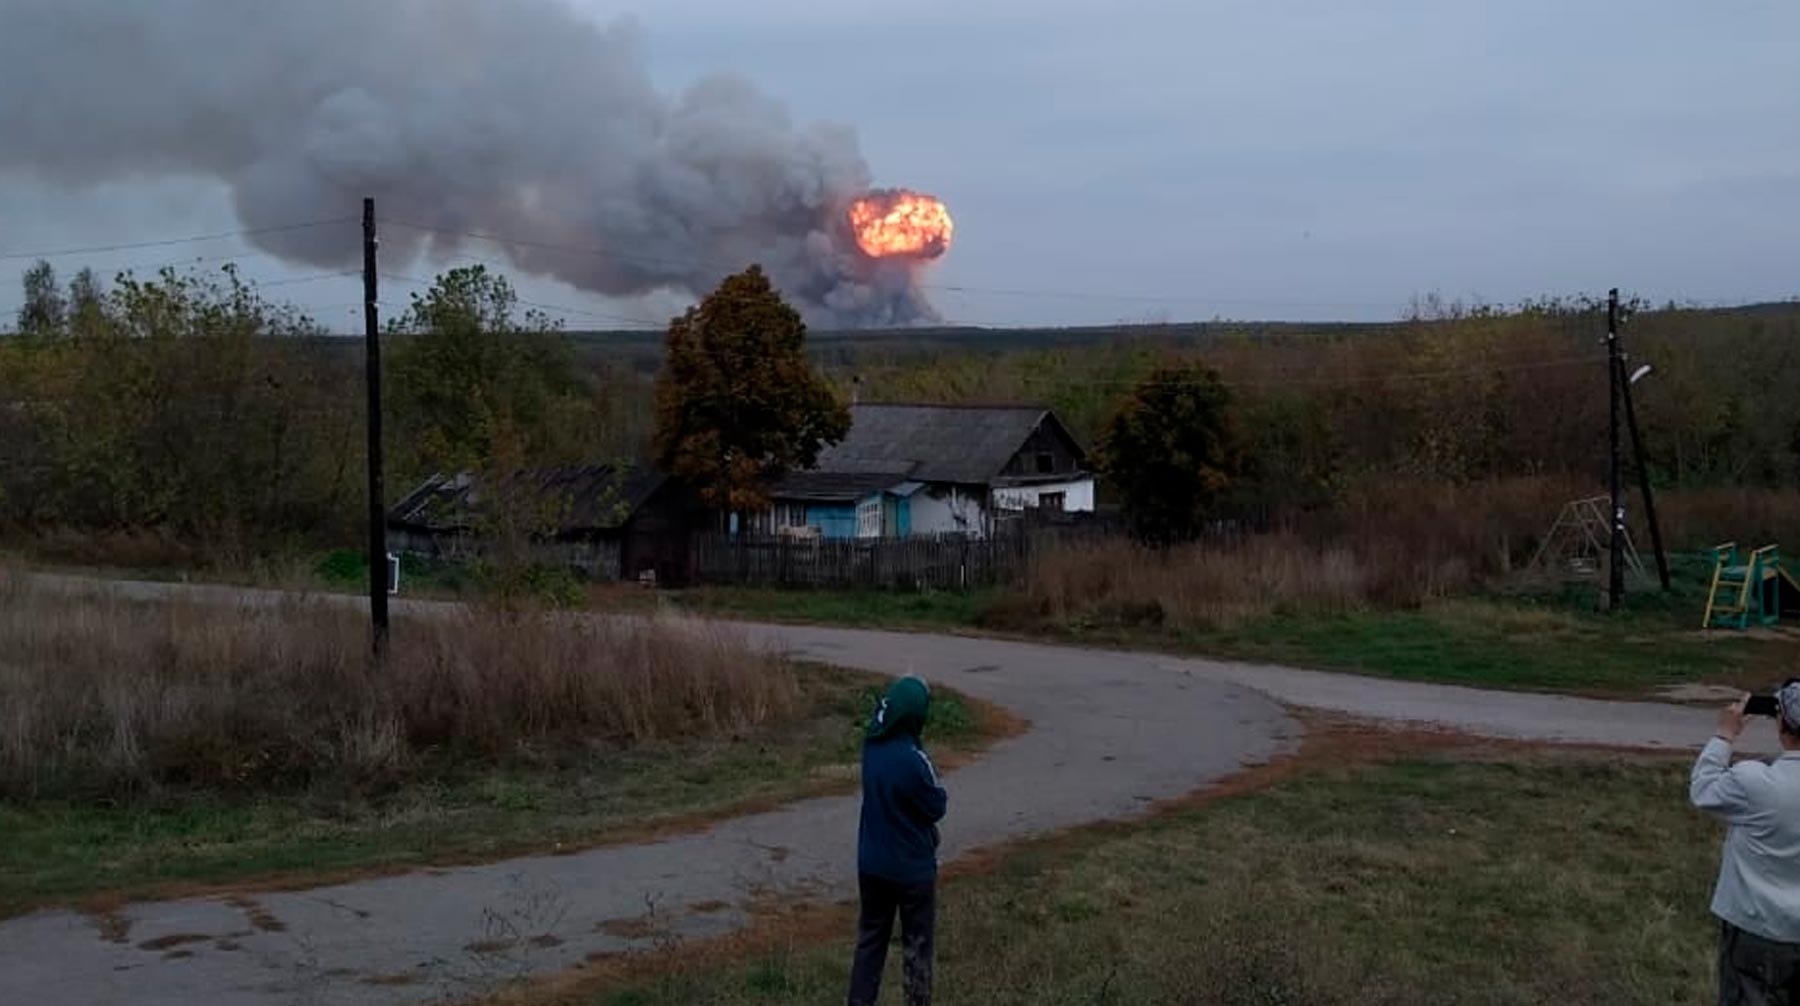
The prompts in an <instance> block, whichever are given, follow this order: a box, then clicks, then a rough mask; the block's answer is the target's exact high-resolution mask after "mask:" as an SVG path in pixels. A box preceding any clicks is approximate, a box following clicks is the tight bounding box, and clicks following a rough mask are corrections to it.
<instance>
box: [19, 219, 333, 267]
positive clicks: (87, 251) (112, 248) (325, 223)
mask: <svg viewBox="0 0 1800 1006" xmlns="http://www.w3.org/2000/svg"><path fill="white" fill-rule="evenodd" d="M355 219H357V218H356V217H333V218H331V219H329V220H310V221H307V222H305V223H296V224H281V225H278V226H274V227H252V228H248V229H246V230H236V231H220V232H219V233H217V234H196V235H193V236H192V237H184V238H168V239H166V240H162V241H133V242H129V243H125V244H113V245H90V246H88V247H86V248H61V249H57V250H55V251H34V252H0V260H6V261H10V260H13V259H39V258H41V259H50V258H61V257H63V256H67V255H96V254H99V253H101V252H116V251H135V250H137V249H140V248H167V247H170V246H172V245H183V244H195V243H197V242H201V241H220V240H223V239H225V238H241V237H251V236H253V235H257V234H280V233H284V232H287V231H299V230H306V229H308V228H312V227H329V226H331V225H332V224H341V223H348V222H350V221H352V220H355Z"/></svg>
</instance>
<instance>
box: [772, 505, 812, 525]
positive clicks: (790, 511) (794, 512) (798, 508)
mask: <svg viewBox="0 0 1800 1006" xmlns="http://www.w3.org/2000/svg"><path fill="white" fill-rule="evenodd" d="M805 526H806V504H804V503H777V504H775V528H776V529H777V530H779V529H781V528H784V527H805Z"/></svg>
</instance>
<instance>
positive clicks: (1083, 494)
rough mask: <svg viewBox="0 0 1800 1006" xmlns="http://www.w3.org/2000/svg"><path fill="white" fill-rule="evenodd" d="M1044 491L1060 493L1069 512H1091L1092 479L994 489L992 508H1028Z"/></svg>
mask: <svg viewBox="0 0 1800 1006" xmlns="http://www.w3.org/2000/svg"><path fill="white" fill-rule="evenodd" d="M1046 493H1062V494H1063V509H1064V510H1065V511H1067V512H1069V513H1093V511H1094V480H1093V479H1091V478H1086V479H1078V480H1076V481H1073V482H1046V483H1043V484H1041V485H1030V486H1008V487H1006V488H1004V489H996V490H994V509H996V510H1029V509H1032V508H1034V507H1036V506H1037V505H1038V499H1039V497H1041V496H1043V495H1044V494H1046Z"/></svg>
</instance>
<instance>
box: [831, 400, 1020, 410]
mask: <svg viewBox="0 0 1800 1006" xmlns="http://www.w3.org/2000/svg"><path fill="white" fill-rule="evenodd" d="M851 408H853V409H869V408H878V409H942V410H945V411H949V410H952V409H982V410H987V411H992V412H1049V411H1051V410H1050V406H1048V405H1040V404H1038V403H1036V402H858V403H856V404H855V405H852V406H851Z"/></svg>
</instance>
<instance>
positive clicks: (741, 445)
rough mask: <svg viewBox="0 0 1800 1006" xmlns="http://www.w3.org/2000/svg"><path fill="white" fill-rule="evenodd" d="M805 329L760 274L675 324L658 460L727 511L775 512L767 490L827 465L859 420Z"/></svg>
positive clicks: (666, 364) (660, 407)
mask: <svg viewBox="0 0 1800 1006" xmlns="http://www.w3.org/2000/svg"><path fill="white" fill-rule="evenodd" d="M805 342H806V325H805V323H803V322H802V321H801V320H800V314H799V312H797V311H795V310H794V309H793V308H791V307H789V306H788V305H787V303H786V302H785V301H783V300H782V299H781V294H780V293H778V292H776V290H775V288H774V287H773V286H771V285H770V284H769V280H768V277H767V276H764V275H763V271H762V269H761V268H759V267H757V266H751V267H750V268H749V269H748V270H746V271H744V272H741V273H739V274H737V275H735V276H730V277H727V278H726V280H725V281H724V282H723V283H721V284H719V288H718V289H717V290H715V291H713V292H712V294H711V295H709V296H708V297H707V298H706V299H705V300H703V301H701V302H700V303H699V304H697V305H695V306H694V307H691V308H689V309H688V310H687V313H686V314H683V315H682V316H681V317H679V318H676V319H675V320H674V321H672V322H671V323H670V324H669V335H668V340H667V348H666V353H665V356H664V360H663V367H662V372H661V373H660V374H658V375H657V378H656V433H655V451H656V460H657V463H658V464H659V465H661V466H662V469H663V470H664V471H665V472H668V473H669V474H671V475H675V476H678V477H681V478H683V479H686V480H687V481H688V482H689V483H690V484H691V485H693V486H694V488H695V489H696V490H697V491H698V492H699V494H700V498H701V500H702V501H704V502H705V503H706V504H707V505H708V506H710V507H712V508H714V509H716V510H720V511H725V512H745V511H752V510H760V509H762V508H763V507H766V506H767V505H768V485H769V482H770V481H771V480H773V479H775V478H779V477H780V476H781V475H783V474H785V473H786V472H788V471H790V470H792V469H795V468H805V467H808V466H810V465H812V464H813V462H814V461H816V460H817V459H818V456H819V450H820V449H821V448H822V447H824V446H825V445H826V444H834V443H837V442H838V441H839V440H842V439H843V438H844V434H845V433H847V432H849V430H850V413H849V410H847V409H845V408H844V405H843V403H842V402H840V401H838V399H837V396H836V395H835V394H833V392H832V389H831V386H830V385H829V384H827V383H826V381H825V379H824V378H823V377H821V376H820V375H819V374H818V373H817V372H815V371H814V370H813V368H812V364H811V363H810V362H809V361H808V360H807V358H806V348H805Z"/></svg>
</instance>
